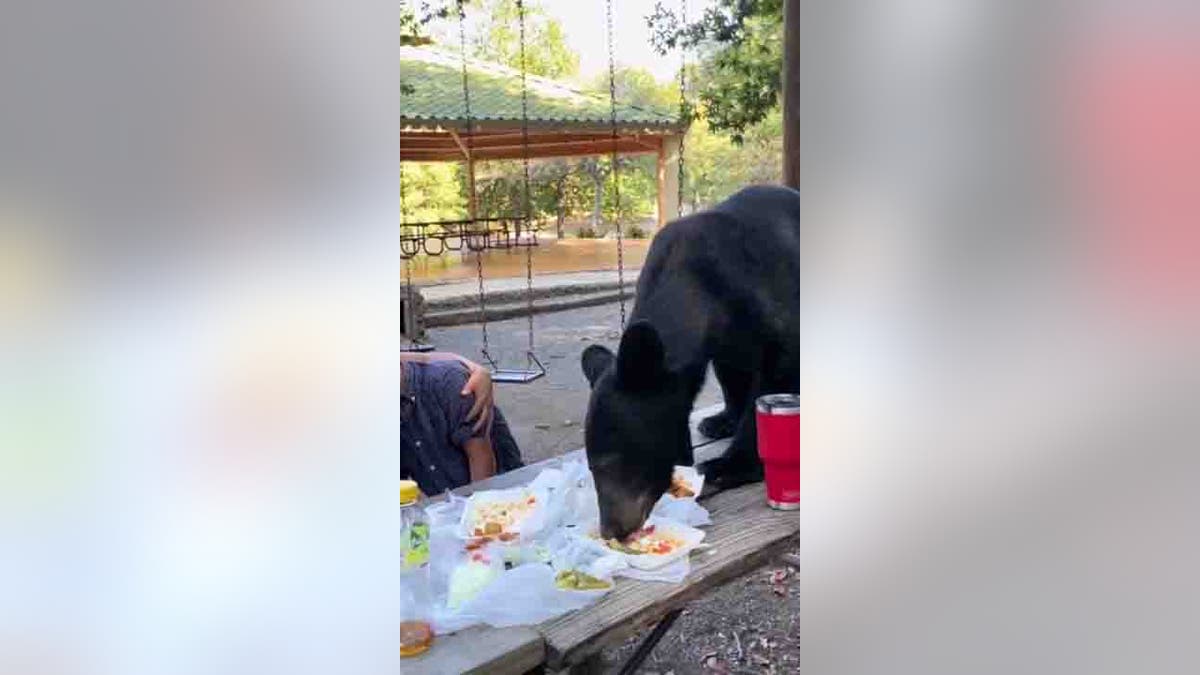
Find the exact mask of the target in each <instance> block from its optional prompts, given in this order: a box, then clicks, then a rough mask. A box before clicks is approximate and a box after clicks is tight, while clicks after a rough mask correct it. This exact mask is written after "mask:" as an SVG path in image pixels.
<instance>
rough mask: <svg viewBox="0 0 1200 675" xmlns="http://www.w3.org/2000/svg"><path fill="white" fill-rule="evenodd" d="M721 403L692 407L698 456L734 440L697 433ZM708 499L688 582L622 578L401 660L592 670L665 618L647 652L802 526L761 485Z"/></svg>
mask: <svg viewBox="0 0 1200 675" xmlns="http://www.w3.org/2000/svg"><path fill="white" fill-rule="evenodd" d="M720 409H721V406H720V405H717V406H712V407H710V408H705V409H702V410H697V411H695V412H693V413H692V417H691V425H692V442H693V446H694V447H695V456H696V461H697V462H702V461H705V460H707V459H710V458H712V457H716V456H718V455H719V454H720V453H722V452H724V451H725V448H726V447H728V445H729V439H723V440H719V441H712V440H710V439H707V438H704V437H703V436H701V435H700V434H699V433H698V432H697V431H696V425H697V424H698V423H699V420H701V419H703V418H704V417H706V416H708V415H711V414H713V413H715V412H718V411H720ZM583 457H584V451H583V450H582V449H580V450H576V451H574V452H570V453H567V454H566V455H563V456H561V457H555V458H551V459H548V460H545V461H542V462H538V463H536V464H531V465H529V466H526V467H524V468H522V469H518V470H516V471H512V472H509V473H506V474H501V475H499V476H493V477H492V478H489V479H488V480H484V481H480V482H478V483H472V484H471V485H467V486H464V487H462V488H459V489H458V490H455V492H456V493H457V494H461V495H468V494H470V493H472V492H475V491H478V490H491V489H500V488H507V487H514V486H517V485H524V484H526V483H528V482H530V481H531V480H533V478H534V477H535V476H537V474H538V473H540V472H541V471H542V470H543V469H546V468H549V467H555V466H560V465H561V464H562V463H563V462H564V461H570V460H573V459H581V458H583ZM700 499H701V501H702V502H703V504H704V506H705V508H707V509H708V510H709V513H710V515H711V517H712V524H711V525H709V526H707V527H706V528H704V529H705V531H706V532H707V535H706V537H705V543H706V544H708V548H705V549H702V550H700V551H698V552H696V553H693V554H692V556H691V564H692V571H691V573H690V574H689V575H688V577H687V579H685V580H684V581H683V583H679V584H664V583H656V582H645V581H636V580H633V579H620V580H618V582H617V585H616V587H615V588H614V589H613V590H612V591H611V592H610V593H608V594H607V595H605V596H604V597H603V598H602V599H601V600H599V601H598V602H596V603H595V604H592V605H589V606H587V607H585V608H583V609H581V610H577V611H574V612H571V613H569V614H566V615H563V616H561V617H558V618H556V619H553V620H551V621H547V622H545V623H543V624H541V625H538V626H519V627H515V628H503V629H500V628H490V627H478V626H477V627H475V628H470V629H467V630H464V631H460V632H458V633H454V634H452V635H446V636H441V637H439V638H438V639H437V640H436V641H435V642H434V647H433V648H432V649H430V650H429V651H428V652H427V653H425V654H423V655H422V656H419V657H416V658H410V659H404V660H403V661H401V673H403V674H404V675H409V674H410V673H411V674H413V675H417V674H425V673H429V674H430V675H434V674H437V675H442V674H444V673H494V674H498V675H504V674H507V673H513V674H521V673H526V672H528V671H530V670H534V669H537V668H538V667H545V669H547V670H549V671H572V670H586V669H587V668H589V667H590V665H591V664H592V663H593V662H594V658H595V657H596V656H597V655H598V654H599V652H600V650H601V649H603V648H604V647H606V646H609V645H611V644H613V643H615V642H617V641H620V640H623V639H625V638H626V637H628V636H629V635H631V634H633V633H635V632H636V631H637V630H639V629H640V628H642V627H645V626H649V625H653V624H656V623H658V622H660V621H662V624H661V625H660V627H659V628H658V629H656V630H655V635H656V636H652V639H651V640H649V641H647V643H645V644H644V645H643V648H639V653H643V655H644V652H648V651H649V649H650V648H652V647H653V645H654V643H656V642H657V637H661V633H662V632H665V629H666V628H667V627H669V625H670V622H672V621H673V620H674V618H675V617H676V616H678V612H679V611H681V610H682V608H683V607H684V606H685V605H686V604H687V603H688V602H689V601H691V600H692V599H694V598H696V597H699V596H700V595H702V594H704V593H705V592H707V591H709V590H711V589H713V588H715V587H717V586H719V585H721V584H723V583H725V582H726V581H728V580H730V579H732V578H734V577H736V576H739V575H741V574H744V573H745V572H747V571H749V570H752V569H754V568H756V567H758V566H760V565H763V564H766V563H767V562H768V561H769V560H770V559H771V558H772V557H773V556H774V555H776V554H777V553H780V552H781V551H782V550H783V549H784V548H785V547H786V545H787V542H788V539H789V538H791V537H792V536H793V535H795V534H796V533H798V532H799V531H800V519H799V517H798V516H797V514H796V513H788V512H781V511H774V510H772V509H770V508H768V507H767V505H766V501H765V499H764V497H763V487H762V485H761V484H756V485H747V486H744V487H741V488H738V489H736V490H728V491H725V492H720V493H716V494H713V493H711V492H710V491H709V490H708V489H706V490H705V492H704V494H703V495H701V498H700ZM664 619H665V620H664Z"/></svg>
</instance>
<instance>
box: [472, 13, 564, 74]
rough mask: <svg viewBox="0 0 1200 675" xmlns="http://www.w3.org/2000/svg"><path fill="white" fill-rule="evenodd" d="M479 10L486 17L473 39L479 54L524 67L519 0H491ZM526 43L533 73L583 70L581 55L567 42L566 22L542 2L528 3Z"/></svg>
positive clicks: (528, 65)
mask: <svg viewBox="0 0 1200 675" xmlns="http://www.w3.org/2000/svg"><path fill="white" fill-rule="evenodd" d="M479 13H480V14H481V15H482V16H484V17H486V20H485V21H484V24H483V26H482V28H481V29H480V30H479V31H478V33H477V34H476V35H475V36H474V37H473V38H472V40H471V43H472V46H473V51H474V55H475V57H476V58H479V59H483V60H485V61H494V62H496V63H503V64H504V65H506V66H509V67H511V68H517V69H520V68H521V33H520V28H519V15H518V12H517V3H516V0H488V1H487V2H486V3H485V4H484V6H483V8H482V10H480V12H479ZM525 45H526V46H525V70H526V72H528V73H529V74H530V75H540V76H542V77H549V78H558V79H561V78H566V77H572V76H574V75H575V74H576V73H577V72H579V55H578V54H576V53H575V52H574V51H572V50H571V48H570V47H568V46H567V40H566V35H565V34H564V33H563V29H562V24H561V23H559V21H558V20H557V19H553V18H551V17H550V16H549V15H548V14H547V13H546V10H545V9H544V8H543V7H542V6H541V5H539V4H538V3H534V2H526V3H525Z"/></svg>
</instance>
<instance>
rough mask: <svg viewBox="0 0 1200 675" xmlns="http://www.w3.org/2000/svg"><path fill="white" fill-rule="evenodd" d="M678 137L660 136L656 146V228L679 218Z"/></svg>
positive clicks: (679, 138)
mask: <svg viewBox="0 0 1200 675" xmlns="http://www.w3.org/2000/svg"><path fill="white" fill-rule="evenodd" d="M680 140H681V137H680V136H679V135H672V136H662V137H660V138H659V146H658V172H657V179H658V180H657V182H658V226H659V227H662V226H663V225H666V224H667V223H668V222H669V221H672V220H675V219H676V218H678V217H679V142H680Z"/></svg>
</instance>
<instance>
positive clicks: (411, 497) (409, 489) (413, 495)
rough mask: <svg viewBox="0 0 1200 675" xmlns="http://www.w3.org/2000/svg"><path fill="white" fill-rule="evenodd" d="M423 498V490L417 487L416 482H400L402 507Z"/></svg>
mask: <svg viewBox="0 0 1200 675" xmlns="http://www.w3.org/2000/svg"><path fill="white" fill-rule="evenodd" d="M420 496H421V490H420V489H419V488H418V487H417V481H415V480H402V481H400V505H401V506H405V505H408V504H412V503H413V502H415V501H417V497H420Z"/></svg>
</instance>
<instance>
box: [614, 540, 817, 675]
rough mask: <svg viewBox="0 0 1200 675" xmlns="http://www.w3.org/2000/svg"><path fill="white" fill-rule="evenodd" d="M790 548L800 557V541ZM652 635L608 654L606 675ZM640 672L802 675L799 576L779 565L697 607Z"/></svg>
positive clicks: (755, 573) (754, 574) (737, 582)
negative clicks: (797, 674)
mask: <svg viewBox="0 0 1200 675" xmlns="http://www.w3.org/2000/svg"><path fill="white" fill-rule="evenodd" d="M790 548H791V549H792V550H795V551H799V548H800V542H799V540H798V539H797V540H796V541H794V542H793V545H792V546H791V547H790ZM649 632H650V631H649V629H647V630H642V631H640V632H639V633H638V634H637V635H635V636H633V637H631V638H630V639H628V640H626V641H625V643H624V644H623V645H621V646H620V647H614V648H610V649H606V650H604V653H603V655H602V658H603V666H604V670H605V672H609V671H614V672H615V670H616V668H618V667H619V666H620V665H621V664H623V663H624V662H625V660H626V659H628V658H629V656H630V655H632V654H633V652H634V650H635V649H636V648H637V645H638V643H639V642H641V639H642V637H643V636H644V635H645V634H647V633H649ZM638 672H639V673H643V674H644V675H667V674H668V673H674V675H692V674H694V675H712V674H713V673H730V674H734V673H755V674H756V675H759V674H762V675H768V674H769V675H776V674H780V675H782V674H783V673H798V672H800V579H799V570H798V569H796V568H795V567H792V566H791V565H786V564H783V563H781V562H779V561H775V562H774V563H772V564H769V565H767V566H766V567H761V568H759V569H757V570H755V571H753V572H751V573H749V574H746V575H745V576H743V577H740V578H738V579H735V580H734V581H731V582H729V583H727V584H725V585H724V586H721V587H719V588H717V589H715V590H713V591H712V592H710V593H708V594H707V595H704V596H702V597H701V598H699V599H697V600H695V601H693V602H692V604H691V605H689V606H688V608H687V609H685V610H684V612H683V614H682V615H681V616H680V617H679V619H677V620H676V621H675V624H674V625H672V626H671V629H670V630H668V631H667V633H666V634H665V635H664V636H663V638H662V640H660V641H659V643H658V646H656V647H655V648H654V651H653V652H651V653H650V657H649V658H647V659H646V661H644V662H643V663H642V667H641V668H640V669H639V670H638Z"/></svg>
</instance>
